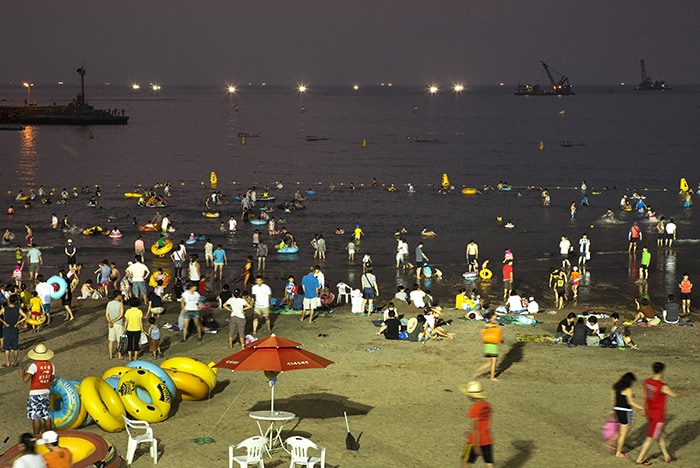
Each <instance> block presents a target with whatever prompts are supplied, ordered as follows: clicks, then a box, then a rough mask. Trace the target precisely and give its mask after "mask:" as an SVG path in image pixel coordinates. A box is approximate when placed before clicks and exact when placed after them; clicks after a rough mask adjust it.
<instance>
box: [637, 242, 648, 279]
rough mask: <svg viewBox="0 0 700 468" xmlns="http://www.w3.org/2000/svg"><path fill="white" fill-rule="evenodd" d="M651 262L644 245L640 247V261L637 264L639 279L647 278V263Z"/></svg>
mask: <svg viewBox="0 0 700 468" xmlns="http://www.w3.org/2000/svg"><path fill="white" fill-rule="evenodd" d="M650 264H651V252H649V247H647V246H646V245H645V246H644V247H642V261H641V263H640V264H639V279H641V280H647V279H649V265H650Z"/></svg>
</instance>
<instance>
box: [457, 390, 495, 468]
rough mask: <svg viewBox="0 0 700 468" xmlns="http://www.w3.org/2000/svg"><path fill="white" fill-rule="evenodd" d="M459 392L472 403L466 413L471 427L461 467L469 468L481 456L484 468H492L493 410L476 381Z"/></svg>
mask: <svg viewBox="0 0 700 468" xmlns="http://www.w3.org/2000/svg"><path fill="white" fill-rule="evenodd" d="M459 391H461V392H462V393H464V394H465V395H467V396H468V397H469V399H470V400H471V401H473V402H474V404H473V405H472V406H471V408H469V412H468V413H467V417H468V418H469V419H471V420H472V421H473V425H472V430H471V431H470V432H469V433H468V436H467V445H466V447H465V449H464V455H463V456H462V467H463V468H469V467H470V466H471V465H472V464H473V463H474V462H475V461H476V459H477V458H479V456H482V457H484V462H486V466H487V467H491V468H493V467H494V466H495V465H494V464H493V436H492V435H491V416H492V414H493V410H492V408H491V405H490V404H489V403H488V402H487V401H486V393H484V389H483V388H482V386H481V383H480V382H476V381H472V382H469V383H468V384H466V385H460V387H459Z"/></svg>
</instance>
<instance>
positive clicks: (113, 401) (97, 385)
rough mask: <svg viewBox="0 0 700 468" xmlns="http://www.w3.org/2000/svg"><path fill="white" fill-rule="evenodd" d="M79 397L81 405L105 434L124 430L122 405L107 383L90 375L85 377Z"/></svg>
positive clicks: (124, 411)
mask: <svg viewBox="0 0 700 468" xmlns="http://www.w3.org/2000/svg"><path fill="white" fill-rule="evenodd" d="M80 395H81V398H82V400H81V401H82V404H83V405H85V409H86V410H87V412H88V414H89V415H90V417H91V418H92V419H94V420H95V423H96V424H97V425H98V426H100V427H101V428H102V429H104V430H105V431H107V432H121V431H123V430H124V420H123V419H122V414H125V413H126V409H125V408H124V403H122V401H121V400H120V399H119V395H117V392H115V391H114V389H113V388H112V387H110V386H109V384H108V383H107V382H105V381H104V380H102V379H100V378H98V377H95V376H92V375H91V376H89V377H86V378H85V379H84V380H83V381H82V383H81V384H80Z"/></svg>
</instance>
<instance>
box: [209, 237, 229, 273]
mask: <svg viewBox="0 0 700 468" xmlns="http://www.w3.org/2000/svg"><path fill="white" fill-rule="evenodd" d="M212 259H213V260H214V279H216V278H217V273H218V278H219V281H221V278H222V277H223V274H224V265H226V263H227V260H226V251H225V250H224V249H223V248H222V247H221V244H217V245H216V249H215V250H214V251H213V252H212Z"/></svg>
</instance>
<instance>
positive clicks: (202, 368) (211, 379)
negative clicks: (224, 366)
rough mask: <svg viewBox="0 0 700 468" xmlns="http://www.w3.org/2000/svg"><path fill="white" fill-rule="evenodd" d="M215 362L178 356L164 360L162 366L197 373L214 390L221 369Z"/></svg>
mask: <svg viewBox="0 0 700 468" xmlns="http://www.w3.org/2000/svg"><path fill="white" fill-rule="evenodd" d="M215 364H216V363H215V362H210V363H209V364H204V363H203V362H202V361H197V360H196V359H192V358H188V357H184V356H176V357H172V358H170V359H166V360H165V361H163V363H162V364H161V365H160V367H162V368H163V369H166V370H167V369H171V370H176V371H180V372H187V373H188V374H192V375H195V376H197V377H199V378H200V379H202V380H203V381H204V382H206V383H207V386H208V387H209V390H214V387H216V373H217V372H218V370H219V369H215V368H214V365H215ZM176 386H177V385H176Z"/></svg>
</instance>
